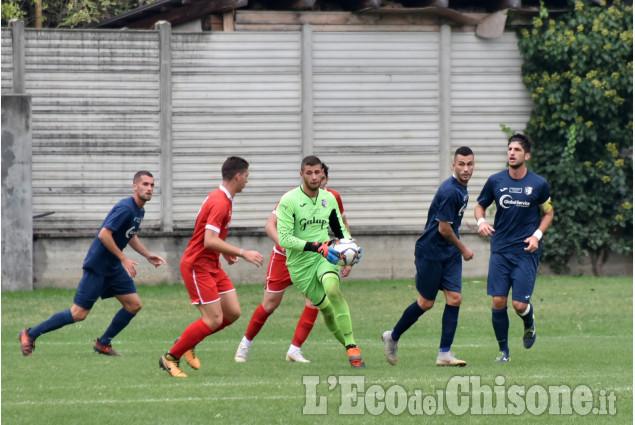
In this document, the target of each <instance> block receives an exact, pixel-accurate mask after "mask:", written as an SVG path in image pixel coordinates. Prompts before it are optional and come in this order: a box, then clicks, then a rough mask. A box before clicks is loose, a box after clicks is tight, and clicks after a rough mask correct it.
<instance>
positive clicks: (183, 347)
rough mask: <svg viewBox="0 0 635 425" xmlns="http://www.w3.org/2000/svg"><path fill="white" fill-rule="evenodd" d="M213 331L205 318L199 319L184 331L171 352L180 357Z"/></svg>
mask: <svg viewBox="0 0 635 425" xmlns="http://www.w3.org/2000/svg"><path fill="white" fill-rule="evenodd" d="M221 326H222V325H221ZM213 333H214V332H213V331H212V330H211V329H210V328H209V326H207V325H206V324H205V322H203V319H198V320H197V321H196V322H194V323H192V324H191V325H190V326H188V327H187V328H186V329H185V330H184V331H183V333H182V334H181V337H180V338H179V340H178V341H177V342H176V343H175V344H174V345H173V346H172V348H171V349H170V354H172V355H173V356H174V357H176V358H177V359H180V358H181V356H182V355H183V353H185V352H186V351H187V350H189V349H191V348H194V347H196V345H197V344H198V343H199V342H201V341H203V339H205V337H206V336H208V335H211V334H213Z"/></svg>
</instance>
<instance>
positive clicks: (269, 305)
mask: <svg viewBox="0 0 635 425" xmlns="http://www.w3.org/2000/svg"><path fill="white" fill-rule="evenodd" d="M279 306H280V301H265V302H263V303H262V308H263V309H264V310H265V311H266V312H267V313H269V314H272V313H273V312H274V311H276V309H277V308H278V307H279Z"/></svg>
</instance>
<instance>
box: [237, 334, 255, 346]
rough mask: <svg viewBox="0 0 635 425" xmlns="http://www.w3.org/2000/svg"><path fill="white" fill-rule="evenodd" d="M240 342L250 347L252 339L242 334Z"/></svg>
mask: <svg viewBox="0 0 635 425" xmlns="http://www.w3.org/2000/svg"><path fill="white" fill-rule="evenodd" d="M240 342H241V343H242V344H245V345H246V346H247V347H251V344H253V341H249V340H248V339H247V337H246V336H243V340H242V341H240Z"/></svg>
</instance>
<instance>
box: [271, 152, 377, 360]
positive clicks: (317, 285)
mask: <svg viewBox="0 0 635 425" xmlns="http://www.w3.org/2000/svg"><path fill="white" fill-rule="evenodd" d="M322 173H323V170H322V162H321V161H320V159H319V158H318V157H316V156H313V155H310V156H307V157H306V158H304V159H303V160H302V164H301V167H300V176H301V177H302V180H303V183H302V185H301V186H300V187H298V188H296V189H293V190H291V191H289V192H287V193H286V194H285V195H284V196H283V197H282V199H280V203H279V204H278V208H277V209H276V213H277V215H278V241H279V243H280V246H281V247H282V248H285V249H286V250H287V268H288V269H289V274H290V276H291V281H292V282H293V285H294V286H296V287H297V288H298V289H299V290H300V291H301V292H302V293H303V294H304V296H305V297H307V298H308V299H309V300H310V301H311V302H312V303H313V305H315V306H316V307H317V308H318V309H319V310H320V311H321V312H322V315H323V316H324V322H325V323H326V326H327V327H328V328H329V330H330V331H331V332H333V335H335V338H337V340H338V341H339V342H341V343H342V344H343V345H344V346H345V347H346V354H347V355H348V360H349V362H350V364H351V366H352V367H364V366H365V365H364V360H363V359H362V355H361V352H360V350H359V348H358V347H357V345H356V344H355V339H354V338H353V325H352V323H351V314H350V311H349V309H348V304H347V303H346V300H345V299H344V297H343V296H342V294H341V292H340V273H341V275H342V277H346V276H347V275H348V274H349V273H350V271H351V266H343V267H340V266H338V265H337V264H336V263H337V261H338V260H339V256H338V254H337V252H335V250H334V249H331V247H332V246H333V243H334V242H335V240H330V238H329V233H328V228H329V227H330V228H331V231H332V232H333V234H334V235H335V236H336V237H337V238H339V239H341V238H350V234H349V233H348V231H347V230H346V227H344V224H343V222H342V216H341V215H340V212H339V208H338V205H337V201H336V200H335V197H334V196H333V195H332V194H331V193H329V192H328V191H326V190H324V189H320V182H321V181H322ZM360 258H361V249H360Z"/></svg>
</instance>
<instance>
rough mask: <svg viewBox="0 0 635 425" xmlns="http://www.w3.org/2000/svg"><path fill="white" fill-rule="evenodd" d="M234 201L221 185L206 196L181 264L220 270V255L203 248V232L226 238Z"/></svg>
mask: <svg viewBox="0 0 635 425" xmlns="http://www.w3.org/2000/svg"><path fill="white" fill-rule="evenodd" d="M233 205H234V200H233V198H232V196H231V195H230V194H229V192H228V191H227V189H225V188H224V187H223V186H222V185H221V186H220V187H219V188H218V189H216V190H213V191H211V192H210V193H209V195H207V199H205V202H203V205H202V206H201V209H200V210H199V212H198V215H197V216H196V224H195V225H194V234H193V235H192V238H191V239H190V242H189V244H188V245H187V249H186V250H185V253H184V254H183V258H181V264H182V265H185V266H189V267H192V266H194V265H196V266H197V267H205V268H207V269H208V270H211V269H219V268H220V253H218V252H216V251H213V250H211V249H207V248H205V245H204V242H205V230H207V229H209V230H213V231H214V232H216V233H218V235H219V237H220V238H221V239H222V240H225V238H226V237H227V232H228V231H229V224H230V223H231V220H232V207H233Z"/></svg>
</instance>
